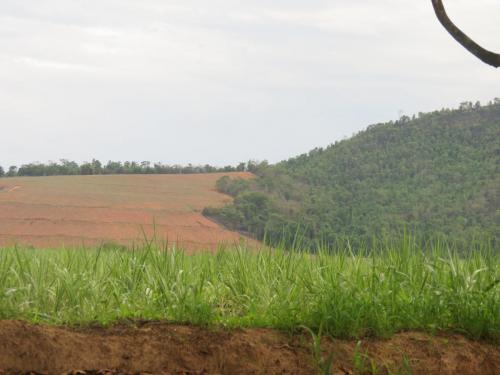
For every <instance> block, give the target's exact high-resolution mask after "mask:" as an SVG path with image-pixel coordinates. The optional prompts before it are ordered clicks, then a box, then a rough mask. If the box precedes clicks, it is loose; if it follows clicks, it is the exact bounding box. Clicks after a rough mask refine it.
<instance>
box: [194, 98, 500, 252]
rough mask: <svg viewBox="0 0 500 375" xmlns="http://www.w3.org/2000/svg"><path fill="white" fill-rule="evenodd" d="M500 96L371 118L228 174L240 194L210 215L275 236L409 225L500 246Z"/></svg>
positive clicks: (331, 236)
mask: <svg viewBox="0 0 500 375" xmlns="http://www.w3.org/2000/svg"><path fill="white" fill-rule="evenodd" d="M499 168H500V100H499V99H495V101H494V102H490V103H489V104H488V105H485V106H481V105H480V104H479V103H477V104H472V103H470V102H466V103H462V105H461V106H460V108H459V109H454V110H451V109H443V110H440V111H435V112H432V113H426V114H424V113H419V114H418V116H413V118H410V117H406V116H403V117H402V118H401V119H400V120H398V121H393V122H389V123H384V124H377V125H372V126H369V127H368V128H367V129H366V130H364V131H362V132H360V133H358V134H357V135H355V136H353V137H352V138H350V139H348V140H344V141H341V142H336V143H335V144H332V145H330V146H329V147H326V148H324V149H323V148H317V149H314V150H312V151H311V152H309V153H308V154H304V155H300V156H298V157H294V158H292V159H289V160H287V161H283V162H281V163H278V164H276V165H267V164H266V163H262V164H260V165H258V166H257V167H256V168H255V174H256V175H257V178H255V179H254V180H252V181H244V180H241V179H236V180H234V179H229V178H228V177H223V178H222V179H220V180H219V181H218V183H217V187H218V189H219V190H220V191H222V192H225V193H227V194H230V195H232V196H233V197H234V198H235V199H234V202H233V203H232V204H230V205H227V206H225V207H223V208H207V209H205V211H204V214H205V215H207V216H209V217H211V218H213V219H215V220H216V221H218V222H220V223H222V224H224V225H225V226H227V227H229V228H230V229H233V230H238V231H241V232H246V233H249V234H251V235H253V236H255V237H257V238H259V239H264V238H266V239H267V240H268V241H270V242H276V241H283V240H284V241H286V242H293V241H296V240H297V235H299V237H300V239H301V241H303V242H304V241H305V242H306V243H308V244H309V245H311V246H314V245H316V244H318V242H321V243H323V244H330V245H331V244H335V243H336V242H337V241H345V240H346V239H348V240H349V241H350V243H351V244H352V245H353V246H356V245H361V244H363V245H370V244H371V243H373V241H380V240H384V238H394V236H399V235H401V233H402V232H403V231H406V232H410V233H412V234H413V235H414V236H417V237H418V238H419V239H421V240H422V241H430V240H432V241H434V240H436V239H446V240H453V242H454V243H458V244H462V245H463V244H465V245H470V244H471V243H473V242H474V241H478V242H481V243H484V241H485V239H487V240H488V241H490V242H491V243H492V245H493V247H494V248H497V247H498V246H499V244H498V234H499V232H498V228H500V226H499V224H500V223H499V221H500V220H499V219H500V207H499V191H500V173H499Z"/></svg>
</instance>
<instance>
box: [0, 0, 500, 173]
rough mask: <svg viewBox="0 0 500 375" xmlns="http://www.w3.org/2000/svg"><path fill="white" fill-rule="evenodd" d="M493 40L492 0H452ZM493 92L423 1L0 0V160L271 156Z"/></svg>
mask: <svg viewBox="0 0 500 375" xmlns="http://www.w3.org/2000/svg"><path fill="white" fill-rule="evenodd" d="M445 3H446V5H447V8H448V11H449V14H450V17H451V18H452V19H453V20H454V21H455V22H456V23H457V24H459V25H460V26H461V27H462V28H463V29H464V31H466V32H467V33H468V34H469V35H470V36H472V37H474V38H476V39H477V41H478V42H480V44H482V45H484V46H485V47H487V48H489V49H492V50H494V51H500V24H499V22H498V21H499V18H498V17H499V15H500V1H498V0H474V1H472V0H448V1H446V2H445ZM499 96H500V70H495V69H493V68H491V67H489V66H487V65H484V64H482V63H481V62H480V61H479V60H477V59H476V58H474V57H473V56H472V55H470V54H469V53H468V52H466V51H465V50H463V49H462V48H461V47H460V46H459V45H458V44H457V43H456V42H455V41H454V40H453V39H452V38H451V37H450V36H449V35H448V34H447V33H446V32H445V30H444V29H442V27H441V26H440V25H439V24H438V21H437V20H436V19H435V16H434V13H433V10H432V6H431V1H430V0H419V1H417V0H329V1H326V0H325V1H323V0H210V1H207V0H43V1H42V0H1V1H0V137H1V143H0V165H3V166H4V167H5V166H8V165H10V164H17V165H20V164H22V163H27V162H31V161H41V162H46V161H49V160H54V161H55V160H58V159H60V158H66V159H71V160H77V161H84V160H90V159H92V158H98V159H101V160H103V161H107V160H109V159H113V160H138V161H142V160H151V161H153V162H156V161H161V162H165V163H182V164H187V163H194V164H199V163H210V164H214V165H224V164H228V163H231V164H234V163H236V162H238V161H245V160H249V159H257V160H263V159H267V160H269V161H271V162H275V161H279V160H282V159H285V158H288V157H290V156H294V155H297V154H300V153H303V152H307V151H309V150H310V149H312V148H314V147H317V146H326V145H328V144H330V143H332V142H334V141H335V140H339V139H342V138H345V137H347V136H350V135H352V134H353V133H355V132H357V131H359V130H361V129H363V128H365V127H366V126H368V125H369V124H373V123H378V122H383V121H388V120H392V119H396V118H397V117H399V115H401V114H403V113H404V114H407V115H411V114H413V113H416V112H418V111H428V110H434V109H439V108H442V107H456V106H457V105H458V104H459V103H460V102H461V101H464V100H471V101H476V100H481V101H483V102H485V101H488V100H490V99H493V98H494V97H499Z"/></svg>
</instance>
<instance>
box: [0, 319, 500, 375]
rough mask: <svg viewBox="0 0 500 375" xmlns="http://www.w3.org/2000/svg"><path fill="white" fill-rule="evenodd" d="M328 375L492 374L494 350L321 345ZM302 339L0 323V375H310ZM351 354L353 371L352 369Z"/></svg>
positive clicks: (402, 341)
mask: <svg viewBox="0 0 500 375" xmlns="http://www.w3.org/2000/svg"><path fill="white" fill-rule="evenodd" d="M321 344H322V345H321V346H322V353H321V354H322V356H323V360H325V359H326V358H329V357H330V356H331V358H332V359H333V366H332V368H331V370H332V372H331V373H332V374H334V375H346V374H359V375H361V374H363V375H364V374H371V373H373V372H371V371H370V370H371V365H372V364H375V365H376V368H377V372H375V373H377V374H380V375H383V374H389V373H391V374H414V375H420V374H421V375H433V374H441V375H458V374H460V375H479V374H481V375H498V374H499V372H498V370H499V369H500V350H499V349H498V346H495V345H494V344H491V343H486V342H477V341H470V340H467V339H466V338H464V337H463V336H460V335H447V336H443V335H438V336H430V335H426V334H423V333H418V332H406V333H400V334H397V335H395V336H394V337H392V338H391V339H388V340H375V339H365V340H362V341H361V344H360V345H359V346H358V343H357V341H355V340H331V339H325V338H324V339H323V340H322V343H321ZM312 347H313V346H312V340H311V337H310V336H309V335H307V334H300V333H299V334H293V335H292V334H287V333H282V332H279V331H274V330H269V329H238V330H223V329H216V328H214V329H206V328H201V327H193V326H183V325H172V324H167V323H162V322H143V323H141V322H129V323H128V324H125V323H122V324H118V325H115V326H112V327H110V328H99V327H94V328H92V327H90V328H68V327H50V326H41V325H39V326H37V325H31V324H28V323H25V322H20V321H0V374H78V375H85V374H107V375H111V374H192V375H194V374H200V375H201V374H231V375H234V374H270V375H272V374H317V373H320V372H319V371H318V368H317V367H316V363H318V362H317V361H314V359H313V354H312V353H313V350H312ZM356 351H357V352H358V353H360V357H359V358H361V361H358V362H361V363H363V364H364V366H365V370H366V371H362V367H361V366H359V365H358V366H356V365H354V357H355V353H356Z"/></svg>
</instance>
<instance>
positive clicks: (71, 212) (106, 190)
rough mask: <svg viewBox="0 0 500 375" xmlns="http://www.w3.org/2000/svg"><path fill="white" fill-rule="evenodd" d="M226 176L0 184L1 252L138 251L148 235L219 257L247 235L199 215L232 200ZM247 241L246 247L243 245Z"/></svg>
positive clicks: (39, 179) (113, 177)
mask: <svg viewBox="0 0 500 375" xmlns="http://www.w3.org/2000/svg"><path fill="white" fill-rule="evenodd" d="M224 175H229V176H232V177H242V178H251V177H252V175H251V174H250V173H215V174H193V175H109V176H108V175H106V176H57V177H21V178H3V179H1V180H0V246H12V245H13V244H19V245H23V246H33V247H36V248H60V247H90V246H96V245H100V244H103V243H108V242H111V243H118V244H123V245H127V246H130V245H133V244H137V245H140V244H141V243H143V242H144V234H143V231H144V232H145V234H146V236H147V237H148V238H149V239H151V238H152V237H153V236H156V239H157V240H158V241H159V242H166V241H168V243H169V244H172V243H176V244H177V245H178V246H179V247H182V248H185V249H186V250H196V249H204V250H214V249H215V248H216V247H217V246H218V244H220V243H227V244H234V243H237V242H239V241H240V239H241V238H242V236H241V235H240V234H238V233H234V232H231V231H228V230H225V229H224V228H222V227H220V226H219V225H218V224H216V223H214V222H212V221H210V220H208V219H207V218H205V217H204V216H203V215H202V214H201V212H202V210H203V208H205V207H207V206H221V205H224V204H225V203H227V202H229V201H230V200H231V198H230V197H228V196H226V195H223V194H221V193H219V192H217V191H216V189H215V182H216V181H217V179H219V178H220V177H222V176H224ZM245 240H248V239H247V238H245Z"/></svg>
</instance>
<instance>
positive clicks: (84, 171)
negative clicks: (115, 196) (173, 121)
mask: <svg viewBox="0 0 500 375" xmlns="http://www.w3.org/2000/svg"><path fill="white" fill-rule="evenodd" d="M255 165H256V163H254V162H252V161H249V162H248V163H240V164H238V165H237V166H231V165H228V166H225V167H222V168H220V167H214V166H211V165H208V164H207V165H203V166H197V165H191V164H188V165H186V166H183V165H168V164H162V163H154V164H152V163H151V162H149V161H143V162H140V163H138V162H135V161H126V162H124V163H122V162H118V161H109V162H108V163H107V164H102V163H101V162H100V161H99V160H96V159H93V160H92V162H87V163H82V164H78V163H76V162H74V161H69V160H65V159H62V160H60V161H59V162H51V163H47V164H44V163H30V164H24V165H22V166H21V167H19V168H18V167H17V166H15V165H13V166H11V167H9V169H8V170H7V171H5V170H4V169H3V168H2V167H1V166H0V177H16V176H20V177H22V176H67V175H99V174H190V173H216V172H237V171H253V170H254V169H255Z"/></svg>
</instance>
